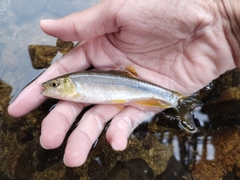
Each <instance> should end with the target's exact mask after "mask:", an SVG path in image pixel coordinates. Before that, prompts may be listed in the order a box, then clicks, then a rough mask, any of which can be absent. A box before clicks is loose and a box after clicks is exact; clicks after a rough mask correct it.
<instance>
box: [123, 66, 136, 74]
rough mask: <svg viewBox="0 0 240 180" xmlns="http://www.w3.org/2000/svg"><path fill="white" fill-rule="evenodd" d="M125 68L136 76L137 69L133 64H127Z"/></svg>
mask: <svg viewBox="0 0 240 180" xmlns="http://www.w3.org/2000/svg"><path fill="white" fill-rule="evenodd" d="M126 70H127V71H129V72H130V73H131V74H132V75H134V76H137V71H136V69H135V68H134V67H133V66H127V67H126Z"/></svg>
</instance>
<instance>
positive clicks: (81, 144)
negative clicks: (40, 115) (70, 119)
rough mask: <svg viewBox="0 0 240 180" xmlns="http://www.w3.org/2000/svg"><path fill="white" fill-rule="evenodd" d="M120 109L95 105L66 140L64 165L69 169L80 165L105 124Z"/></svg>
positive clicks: (112, 106) (119, 107) (113, 106)
mask: <svg viewBox="0 0 240 180" xmlns="http://www.w3.org/2000/svg"><path fill="white" fill-rule="evenodd" d="M122 108H123V107H122V106H115V105H96V106H94V107H93V108H92V109H90V110H89V111H87V112H86V113H85V114H84V116H83V117H82V119H81V121H80V122H79V125H78V127H77V128H76V129H75V130H74V131H73V132H72V134H71V135H70V137H69V138H68V143H67V146H66V150H65V154H64V163H65V164H66V165H67V166H70V167H76V166H80V165H82V164H83V163H84V162H85V161H86V158H87V155H88V153H89V151H90V149H91V147H92V145H93V143H94V142H95V141H96V139H97V138H98V136H99V135H100V134H101V132H102V130H103V128H104V125H105V124H106V122H107V121H109V120H110V119H112V117H114V116H115V115H116V114H117V113H119V112H120V111H121V110H122Z"/></svg>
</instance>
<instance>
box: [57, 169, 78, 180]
mask: <svg viewBox="0 0 240 180" xmlns="http://www.w3.org/2000/svg"><path fill="white" fill-rule="evenodd" d="M66 179H67V180H77V179H81V176H80V174H79V173H76V172H74V171H73V169H72V168H67V169H66V172H65V173H64V175H63V176H62V177H61V178H59V180H66Z"/></svg>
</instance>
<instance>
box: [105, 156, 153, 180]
mask: <svg viewBox="0 0 240 180" xmlns="http://www.w3.org/2000/svg"><path fill="white" fill-rule="evenodd" d="M153 177H154V175H153V171H152V169H151V168H150V167H149V166H148V164H147V163H146V162H145V161H144V160H143V159H139V158H138V159H132V160H129V161H125V162H117V164H116V166H115V167H114V168H113V169H112V170H111V172H110V173H109V175H108V177H107V180H115V179H116V178H117V180H126V179H129V180H130V179H142V180H148V179H149V180H152V179H153Z"/></svg>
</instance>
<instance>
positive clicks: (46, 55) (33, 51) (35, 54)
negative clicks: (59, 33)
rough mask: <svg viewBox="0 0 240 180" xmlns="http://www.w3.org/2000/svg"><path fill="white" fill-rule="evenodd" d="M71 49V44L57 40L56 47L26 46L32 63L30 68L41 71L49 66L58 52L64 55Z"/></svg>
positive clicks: (72, 45) (72, 44)
mask: <svg viewBox="0 0 240 180" xmlns="http://www.w3.org/2000/svg"><path fill="white" fill-rule="evenodd" d="M73 47H74V43H73V42H71V41H69V42H65V41H62V40H60V39H57V41H56V46H46V45H30V46H28V52H29V55H30V58H31V61H32V66H33V67H34V68H35V69H42V68H47V67H49V66H50V65H51V62H52V60H53V59H54V57H55V56H56V55H57V53H58V51H59V52H61V53H62V54H63V55H64V54H66V53H68V52H69V51H70V50H71V49H72V48H73Z"/></svg>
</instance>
